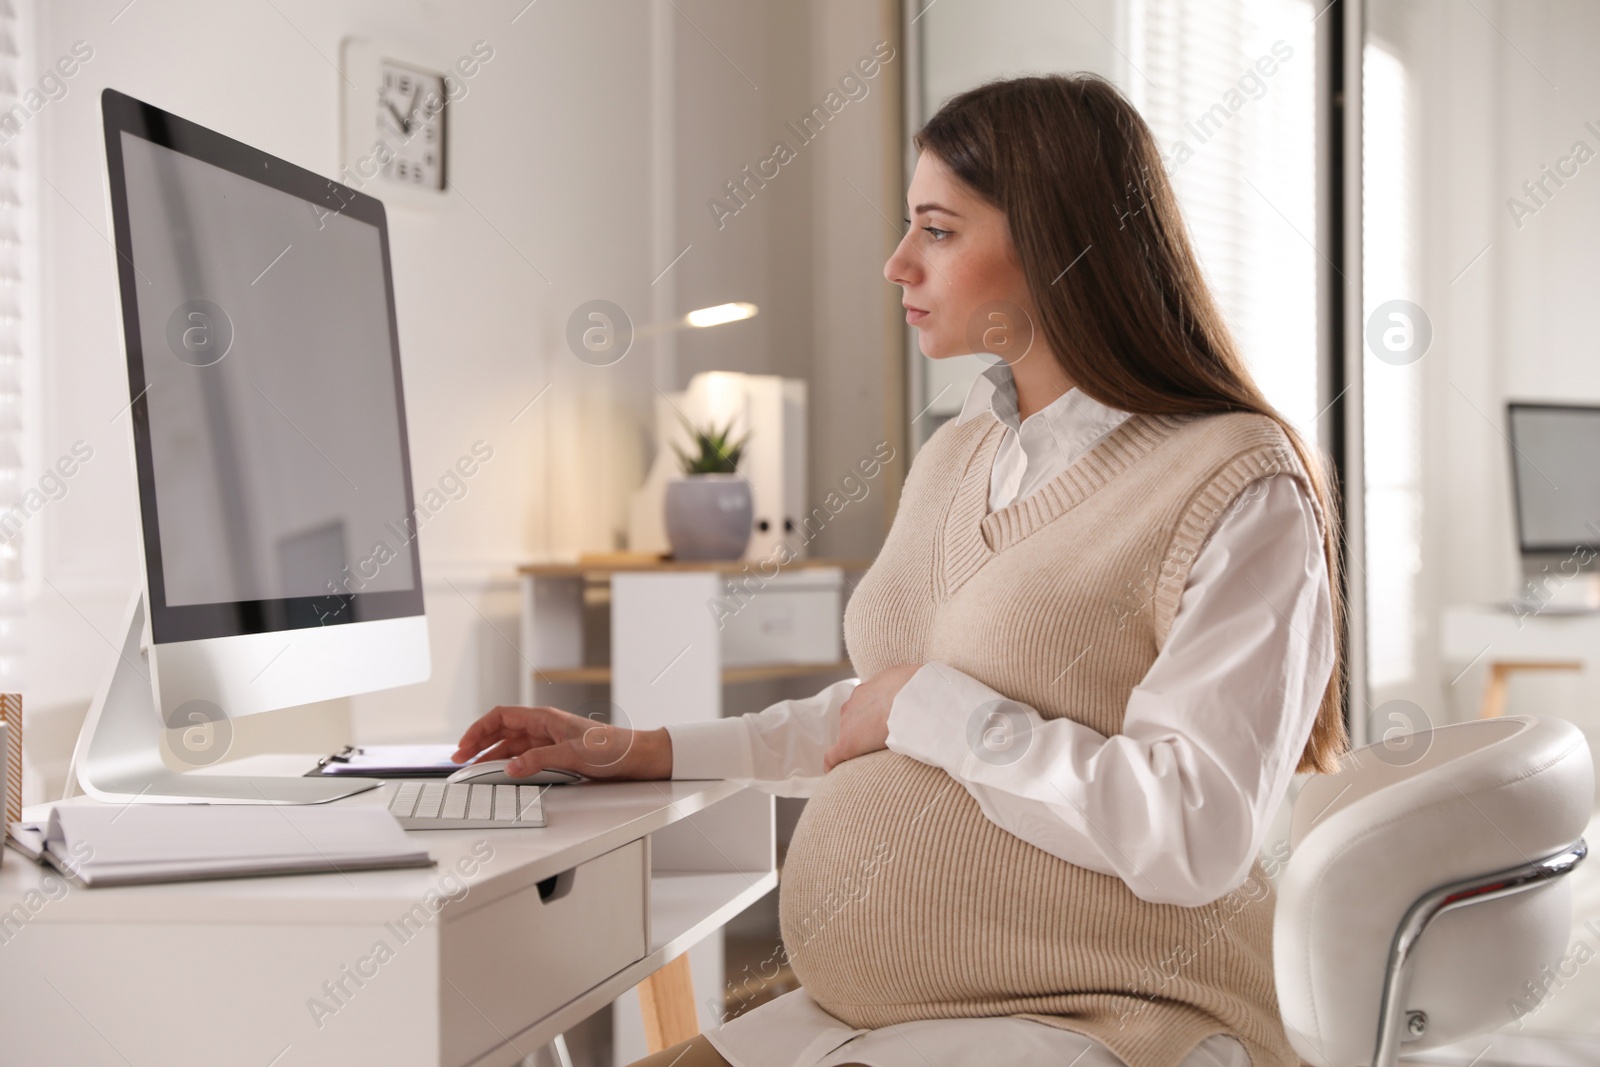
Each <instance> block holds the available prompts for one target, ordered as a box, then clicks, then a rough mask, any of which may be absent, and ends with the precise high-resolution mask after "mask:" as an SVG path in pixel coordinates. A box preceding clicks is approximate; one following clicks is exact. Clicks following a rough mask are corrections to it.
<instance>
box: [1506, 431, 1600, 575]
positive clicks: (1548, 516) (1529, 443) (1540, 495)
mask: <svg viewBox="0 0 1600 1067" xmlns="http://www.w3.org/2000/svg"><path fill="white" fill-rule="evenodd" d="M1506 423H1507V428H1508V438H1509V440H1510V443H1511V484H1512V489H1513V493H1514V495H1515V499H1516V514H1517V543H1518V547H1519V549H1520V550H1521V554H1522V561H1523V571H1524V576H1525V577H1527V578H1528V579H1529V580H1530V581H1531V582H1534V583H1536V584H1538V585H1539V586H1540V589H1541V590H1544V588H1545V587H1546V586H1549V585H1550V584H1551V582H1556V583H1560V582H1561V581H1562V580H1563V579H1570V578H1573V577H1576V576H1577V575H1578V574H1580V573H1583V572H1590V571H1594V570H1597V569H1600V561H1597V559H1596V557H1597V554H1600V406H1597V405H1585V404H1543V403H1527V402H1513V403H1510V404H1507V405H1506ZM1549 591H1550V592H1554V590H1549Z"/></svg>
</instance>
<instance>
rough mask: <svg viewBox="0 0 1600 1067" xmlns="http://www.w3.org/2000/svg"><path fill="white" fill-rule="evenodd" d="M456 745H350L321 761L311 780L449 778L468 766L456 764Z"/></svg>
mask: <svg viewBox="0 0 1600 1067" xmlns="http://www.w3.org/2000/svg"><path fill="white" fill-rule="evenodd" d="M455 750H456V746H455V745H450V744H444V745H346V746H344V748H342V749H340V750H339V751H338V752H335V753H333V754H331V755H327V756H323V757H322V758H321V759H319V760H317V765H316V766H315V767H313V768H312V769H311V770H309V771H307V772H306V777H308V778H322V777H326V778H341V777H344V778H448V777H449V776H450V775H452V774H454V773H455V772H456V771H459V770H460V769H461V768H462V767H465V766H466V764H465V763H453V762H451V760H450V757H451V755H453V754H454V753H455Z"/></svg>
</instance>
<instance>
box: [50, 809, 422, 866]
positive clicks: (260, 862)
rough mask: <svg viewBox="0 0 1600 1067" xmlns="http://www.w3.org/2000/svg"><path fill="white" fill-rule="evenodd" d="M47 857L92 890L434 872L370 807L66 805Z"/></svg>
mask: <svg viewBox="0 0 1600 1067" xmlns="http://www.w3.org/2000/svg"><path fill="white" fill-rule="evenodd" d="M44 855H45V858H46V859H47V860H49V861H50V863H51V865H52V866H54V867H56V868H57V869H58V870H60V871H61V872H62V873H63V874H65V875H66V876H67V877H69V878H71V879H72V880H73V881H75V882H77V883H78V884H80V885H84V886H102V885H132V884H135V883H139V882H175V881H188V880H191V879H200V878H239V877H246V876H251V875H260V874H307V873H312V872H323V871H356V870H368V869H372V868H377V867H427V866H430V865H432V863H433V857H432V856H430V855H429V854H428V850H427V849H426V848H419V847H417V845H415V844H414V843H413V841H412V839H411V838H409V837H407V836H406V834H405V831H403V830H401V829H400V824H399V823H397V822H395V819H394V816H392V815H390V814H389V812H388V810H387V809H385V808H381V807H376V806H374V805H370V804H349V805H337V804H335V805H328V804H318V805H294V806H276V805H264V804H131V805H126V806H113V805H70V804H61V805H57V806H56V807H55V809H54V810H53V811H51V813H50V822H49V825H48V827H47V828H46V830H45V847H44Z"/></svg>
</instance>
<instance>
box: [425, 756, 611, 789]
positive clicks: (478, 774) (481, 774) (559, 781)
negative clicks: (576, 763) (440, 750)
mask: <svg viewBox="0 0 1600 1067" xmlns="http://www.w3.org/2000/svg"><path fill="white" fill-rule="evenodd" d="M510 762H511V761H510V760H508V759H491V760H484V761H483V762H482V763H469V764H467V765H466V766H465V767H463V768H461V769H460V770H459V771H456V772H455V773H454V774H452V775H451V776H450V777H448V778H446V779H445V781H447V782H477V783H480V784H482V785H568V784H570V783H572V782H581V781H583V775H581V774H577V773H575V772H573V771H558V770H556V769H555V768H553V767H551V768H547V769H545V770H542V771H540V772H538V773H537V774H530V775H527V776H526V777H523V778H513V777H511V775H509V774H507V773H506V765H507V764H509V763H510Z"/></svg>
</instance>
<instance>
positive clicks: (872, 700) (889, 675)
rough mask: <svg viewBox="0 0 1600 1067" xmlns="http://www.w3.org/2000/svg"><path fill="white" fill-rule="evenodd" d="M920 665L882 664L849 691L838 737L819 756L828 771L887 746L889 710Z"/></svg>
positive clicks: (841, 708) (841, 707)
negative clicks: (880, 667)
mask: <svg viewBox="0 0 1600 1067" xmlns="http://www.w3.org/2000/svg"><path fill="white" fill-rule="evenodd" d="M921 668H922V664H920V663H906V664H902V665H901V666H898V667H885V668H884V669H883V670H881V671H879V672H878V673H877V674H874V675H873V676H872V677H871V678H869V679H868V680H866V681H864V682H862V683H861V684H860V685H858V686H856V687H855V688H854V689H853V690H851V691H850V697H849V699H847V700H846V701H845V702H844V703H843V704H842V705H840V707H839V739H838V740H837V741H835V742H834V743H833V747H832V748H830V749H828V751H827V752H825V753H823V756H822V759H823V765H824V766H825V767H826V768H827V769H828V770H830V771H831V770H833V769H834V768H835V767H837V766H838V765H839V764H841V763H843V762H844V761H845V760H847V759H855V758H856V757H857V756H865V755H866V754H867V753H869V752H877V751H879V750H881V749H885V748H888V747H889V709H890V708H892V707H894V698H895V696H896V695H897V694H898V693H899V692H900V690H901V689H903V688H904V687H905V684H906V683H907V682H909V681H910V680H911V676H912V675H914V674H916V673H917V671H918V670H920V669H921Z"/></svg>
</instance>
